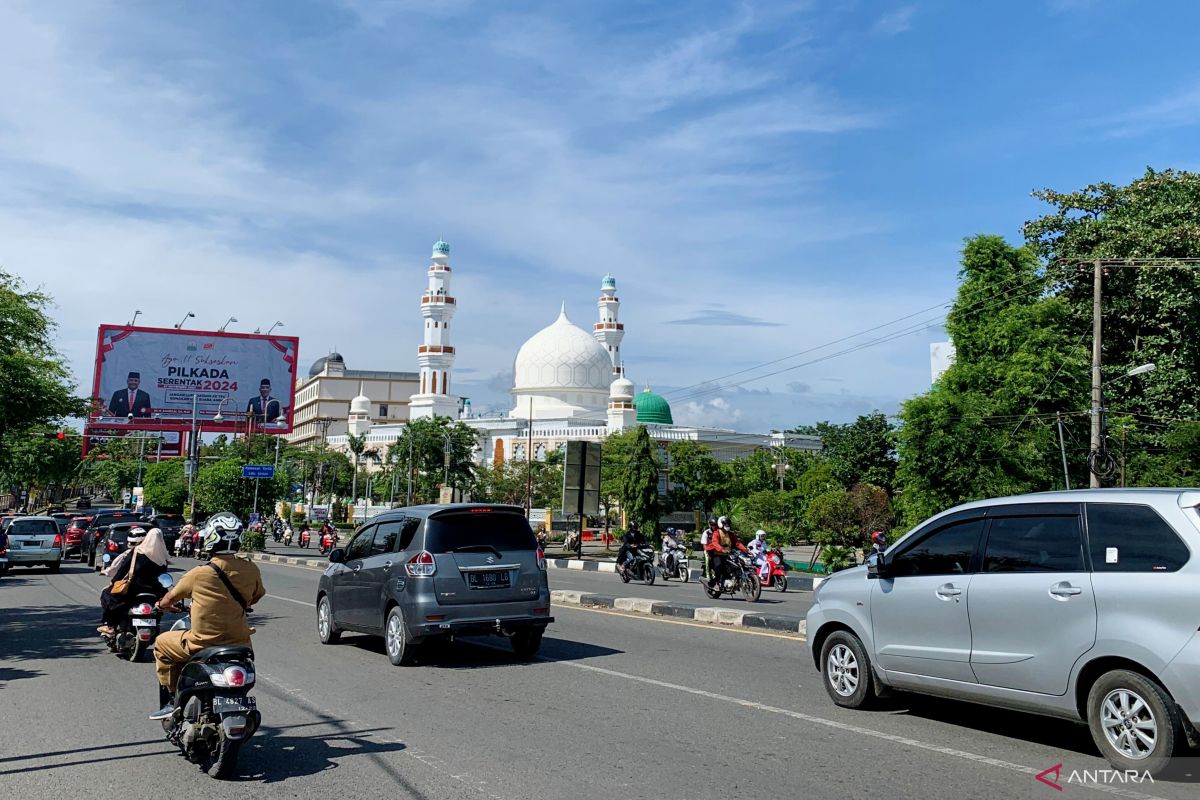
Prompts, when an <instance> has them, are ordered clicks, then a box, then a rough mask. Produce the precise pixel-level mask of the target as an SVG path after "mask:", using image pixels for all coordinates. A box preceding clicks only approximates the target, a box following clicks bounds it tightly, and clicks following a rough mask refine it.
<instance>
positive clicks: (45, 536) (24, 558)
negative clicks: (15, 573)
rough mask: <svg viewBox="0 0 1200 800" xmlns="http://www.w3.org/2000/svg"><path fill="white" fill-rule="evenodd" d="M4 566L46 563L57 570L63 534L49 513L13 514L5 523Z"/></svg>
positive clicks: (60, 560)
mask: <svg viewBox="0 0 1200 800" xmlns="http://www.w3.org/2000/svg"><path fill="white" fill-rule="evenodd" d="M7 535H8V566H9V567H37V566H46V567H49V568H50V571H51V572H58V568H59V566H61V565H62V553H63V537H62V534H61V533H59V532H58V523H56V522H55V521H54V518H53V517H17V518H16V519H14V520H13V521H12V522H11V523H9V525H8V531H7Z"/></svg>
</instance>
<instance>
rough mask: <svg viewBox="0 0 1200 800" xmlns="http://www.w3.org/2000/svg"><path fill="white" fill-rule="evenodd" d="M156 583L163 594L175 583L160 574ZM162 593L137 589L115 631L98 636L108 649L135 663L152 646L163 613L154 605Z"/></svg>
mask: <svg viewBox="0 0 1200 800" xmlns="http://www.w3.org/2000/svg"><path fill="white" fill-rule="evenodd" d="M158 583H159V585H160V586H162V587H163V594H165V593H166V592H167V591H169V590H170V588H171V587H172V586H174V585H175V580H174V579H173V578H172V577H171V576H170V575H168V574H165V573H164V574H163V575H160V576H159V578H158ZM161 596H162V595H161V594H159V595H156V594H152V593H150V592H140V593H138V594H137V595H136V596H135V597H134V598H133V605H131V606H130V607H129V613H127V614H126V615H125V617H124V619H122V620H121V622H120V624H119V625H117V628H116V632H115V633H112V634H107V633H106V634H101V635H100V638H101V639H103V640H104V643H105V644H106V645H108V649H109V650H111V651H112V652H114V653H116V654H117V655H118V656H119V657H121V658H123V659H125V660H126V661H129V662H132V663H137V662H138V661H141V660H142V656H144V655H145V654H146V653H148V652H149V651H150V649H151V648H152V647H154V641H155V640H156V639H157V638H158V629H159V627H160V625H161V623H162V612H161V611H159V610H158V609H157V608H156V607H155V605H154V604H155V603H157V602H158V598H159V597H161Z"/></svg>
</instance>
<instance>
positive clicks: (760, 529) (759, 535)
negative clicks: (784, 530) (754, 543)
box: [754, 528, 767, 539]
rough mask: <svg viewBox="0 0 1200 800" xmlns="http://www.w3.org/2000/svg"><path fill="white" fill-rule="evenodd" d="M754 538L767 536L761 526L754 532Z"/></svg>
mask: <svg viewBox="0 0 1200 800" xmlns="http://www.w3.org/2000/svg"><path fill="white" fill-rule="evenodd" d="M754 538H755V539H765V538H767V532H766V531H764V530H763V529H762V528H759V529H758V531H757V532H756V533H755V534H754Z"/></svg>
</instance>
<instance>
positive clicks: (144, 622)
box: [133, 617, 158, 628]
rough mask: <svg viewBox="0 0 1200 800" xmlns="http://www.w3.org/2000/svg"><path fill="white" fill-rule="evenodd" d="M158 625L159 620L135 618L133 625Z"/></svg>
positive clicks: (150, 626)
mask: <svg viewBox="0 0 1200 800" xmlns="http://www.w3.org/2000/svg"><path fill="white" fill-rule="evenodd" d="M157 626H158V620H153V619H141V618H139V617H134V618H133V627H135V628H154V627H157Z"/></svg>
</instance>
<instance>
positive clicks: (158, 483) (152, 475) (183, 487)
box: [142, 458, 188, 513]
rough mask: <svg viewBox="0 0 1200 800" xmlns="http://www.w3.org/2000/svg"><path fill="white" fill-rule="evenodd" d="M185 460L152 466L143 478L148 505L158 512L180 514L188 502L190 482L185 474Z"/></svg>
mask: <svg viewBox="0 0 1200 800" xmlns="http://www.w3.org/2000/svg"><path fill="white" fill-rule="evenodd" d="M183 465H184V460H183V459H181V458H171V459H167V460H166V461H159V462H158V463H157V464H150V465H148V466H147V467H146V474H145V475H144V476H143V478H142V490H143V497H144V498H145V501H146V505H148V506H153V507H154V508H155V509H156V510H158V511H168V512H175V513H180V512H182V511H183V510H184V506H185V505H187V501H188V480H187V477H186V476H185V475H184V474H183Z"/></svg>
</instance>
